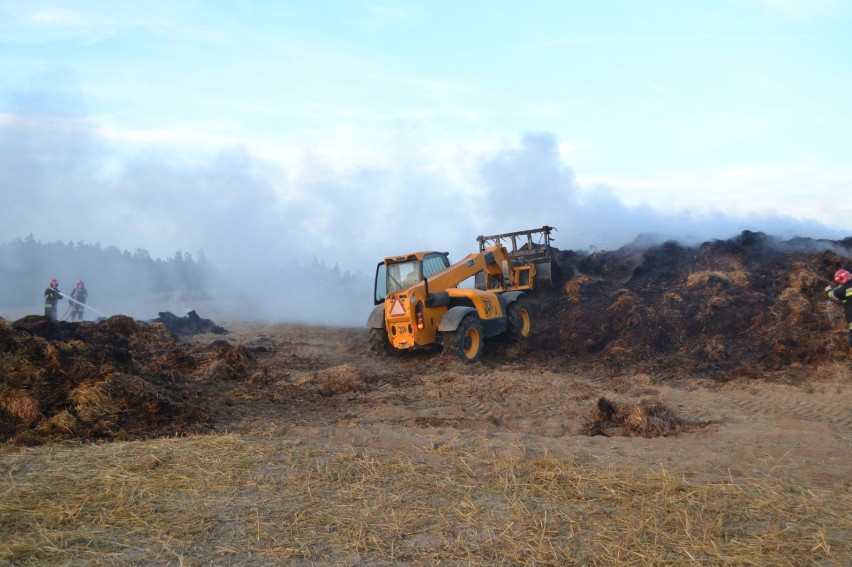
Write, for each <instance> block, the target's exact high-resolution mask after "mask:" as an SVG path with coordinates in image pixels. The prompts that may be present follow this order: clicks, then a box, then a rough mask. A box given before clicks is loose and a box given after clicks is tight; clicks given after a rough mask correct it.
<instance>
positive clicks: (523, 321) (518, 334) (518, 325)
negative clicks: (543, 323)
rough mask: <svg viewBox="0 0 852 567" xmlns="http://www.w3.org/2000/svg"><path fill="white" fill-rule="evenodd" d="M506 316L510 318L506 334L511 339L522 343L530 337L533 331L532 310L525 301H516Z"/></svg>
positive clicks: (510, 306)
mask: <svg viewBox="0 0 852 567" xmlns="http://www.w3.org/2000/svg"><path fill="white" fill-rule="evenodd" d="M506 316H507V318H508V321H507V323H508V324H507V326H506V333H507V334H508V335H509V339H510V340H512V341H515V342H518V341H522V340H524V339H526V338H527V337H528V336H530V331H531V330H532V322H531V320H530V310H529V307H528V306H527V302H526V300H525V299H516V300H515V301H513V302H512V303H511V304H510V305H509V308H508V309H507V313H506Z"/></svg>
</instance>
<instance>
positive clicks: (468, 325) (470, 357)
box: [444, 313, 485, 362]
mask: <svg viewBox="0 0 852 567" xmlns="http://www.w3.org/2000/svg"><path fill="white" fill-rule="evenodd" d="M484 344H485V334H484V333H483V331H482V324H481V323H480V322H479V317H477V316H476V314H475V313H470V314H469V315H467V316H465V317H464V319H462V320H461V322H460V323H459V327H458V329H456V331H455V332H454V333H446V334H445V335H444V353H447V354H449V355H451V356H452V355H454V356H458V357H459V358H460V359H461V360H462V362H476V361H477V360H479V359H480V358H482V347H483V346H484Z"/></svg>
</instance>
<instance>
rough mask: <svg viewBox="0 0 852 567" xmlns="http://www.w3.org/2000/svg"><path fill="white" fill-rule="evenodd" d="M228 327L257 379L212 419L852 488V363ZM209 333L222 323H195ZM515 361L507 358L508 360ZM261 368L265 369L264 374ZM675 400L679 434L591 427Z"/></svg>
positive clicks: (375, 442)
mask: <svg viewBox="0 0 852 567" xmlns="http://www.w3.org/2000/svg"><path fill="white" fill-rule="evenodd" d="M227 328H228V329H229V331H230V334H229V337H228V340H230V341H235V342H239V343H241V344H243V345H245V346H246V347H247V348H248V349H250V350H252V351H253V352H254V353H255V356H256V357H257V361H258V364H259V366H260V367H261V368H267V369H269V372H268V373H267V374H265V375H264V376H265V378H264V379H263V380H260V381H259V382H257V383H254V384H251V383H233V384H232V385H231V386H232V387H226V388H222V389H221V390H220V391H219V392H218V395H219V397H220V400H221V403H218V404H214V406H215V407H216V408H217V411H216V415H215V417H214V419H213V424H214V427H215V428H216V429H219V430H228V431H233V432H238V433H246V434H257V433H258V432H273V431H278V432H286V434H287V435H289V436H296V437H298V438H300V439H301V440H302V442H304V443H307V444H316V445H319V446H321V445H323V444H333V445H340V444H343V445H347V444H348V445H353V446H357V447H362V448H366V449H371V450H375V451H378V452H386V451H389V450H392V451H420V450H421V449H422V448H434V447H435V446H436V444H438V445H440V444H443V443H452V444H455V445H457V446H458V445H462V446H467V445H469V446H471V448H473V447H477V448H488V449H490V450H492V451H494V452H496V453H508V454H517V455H525V456H535V455H554V456H558V455H568V454H570V455H572V456H573V457H574V458H575V459H579V460H580V461H590V462H596V463H600V464H603V465H613V466H618V465H621V464H629V465H639V466H642V467H648V468H651V469H664V470H667V471H675V472H677V473H679V474H682V475H684V476H685V477H687V478H690V479H695V480H717V479H727V478H730V477H734V478H755V477H765V476H770V477H776V478H782V479H789V480H791V481H795V482H797V483H804V484H808V485H820V486H826V487H828V486H831V487H833V488H839V489H841V490H849V489H852V458H850V450H852V381H850V368H849V366H848V363H846V362H837V363H835V366H833V367H831V368H832V369H833V370H834V371H835V373H836V375H835V376H834V377H832V376H830V375H829V372H828V370H827V369H826V367H822V368H821V370H820V372H819V375H818V376H817V373H816V369H808V368H806V367H801V368H798V369H797V372H799V373H801V375H802V376H803V377H805V378H809V379H806V380H803V381H802V382H800V383H798V384H797V385H789V384H783V383H773V382H768V381H762V380H749V379H742V380H731V381H727V382H724V383H718V382H715V381H710V380H706V379H701V378H685V379H678V380H674V381H673V380H670V379H666V380H665V381H661V380H660V379H659V377H657V376H654V375H652V374H646V373H631V372H630V371H629V370H628V371H626V372H619V373H614V372H612V371H611V370H606V369H603V368H601V369H597V370H596V369H590V370H589V371H586V372H583V371H578V370H577V369H567V368H562V367H561V365H560V364H559V363H558V362H555V361H550V362H548V363H532V364H531V363H530V362H529V361H525V360H524V358H523V356H522V355H521V354H519V353H515V352H514V351H513V349H518V348H519V347H514V346H511V345H501V344H493V345H488V346H487V347H486V348H487V350H486V352H485V356H484V358H483V361H482V362H481V364H476V365H467V364H463V363H461V362H457V361H454V360H451V359H448V358H446V357H445V356H443V355H440V354H435V353H431V352H428V351H427V352H419V353H409V354H410V355H409V356H403V357H389V358H386V357H378V356H377V355H375V354H373V353H370V352H369V348H368V344H367V336H366V333H365V332H364V331H362V330H361V329H330V328H321V327H306V326H289V325H257V324H250V323H229V324H227ZM190 340H191V341H192V342H195V343H198V344H203V343H204V342H205V341H209V340H210V337H209V336H204V335H200V336H195V337H192V338H191V339H190ZM507 358H508V359H510V360H506V359H507ZM261 374H262V373H261ZM602 397H603V398H606V399H608V400H612V401H613V402H615V403H620V404H626V405H637V404H640V403H641V402H643V401H652V402H658V403H662V405H664V406H665V407H666V408H668V409H669V410H670V412H671V413H672V414H674V415H675V416H676V417H677V418H678V419H679V420H681V421H682V427H681V428H679V430H673V431H671V433H670V434H668V435H666V436H654V437H650V438H648V437H645V436H642V435H641V434H635V433H634V434H631V436H625V435H624V434H621V433H620V432H618V431H610V432H609V433H608V434H607V435H589V432H588V425H589V423H590V421H593V420H594V418H595V415H596V413H597V412H596V408H597V403H598V401H599V400H600V399H601V398H602Z"/></svg>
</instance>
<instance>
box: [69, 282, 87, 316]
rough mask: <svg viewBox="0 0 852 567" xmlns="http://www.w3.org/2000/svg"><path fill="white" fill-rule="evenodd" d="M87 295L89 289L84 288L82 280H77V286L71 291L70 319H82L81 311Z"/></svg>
mask: <svg viewBox="0 0 852 567" xmlns="http://www.w3.org/2000/svg"><path fill="white" fill-rule="evenodd" d="M88 297H89V290H87V289H86V284H85V283H83V280H78V281H77V287H75V288H74V289H73V290H72V291H71V299H73V300H74V301H72V302H71V320H72V321H82V320H83V311H84V309H85V305H86V299H87V298H88Z"/></svg>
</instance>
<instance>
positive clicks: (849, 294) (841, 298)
mask: <svg viewBox="0 0 852 567" xmlns="http://www.w3.org/2000/svg"><path fill="white" fill-rule="evenodd" d="M834 281H836V282H837V283H839V284H840V285H838V286H836V287H830V288H829V289H828V298H829V299H831V300H833V301H837V302H839V303H840V304H841V305H843V314H844V315H846V328H847V329H848V330H849V346H850V347H851V348H852V275H850V274H849V272H847V271H846V270H837V273H836V274H834Z"/></svg>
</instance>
